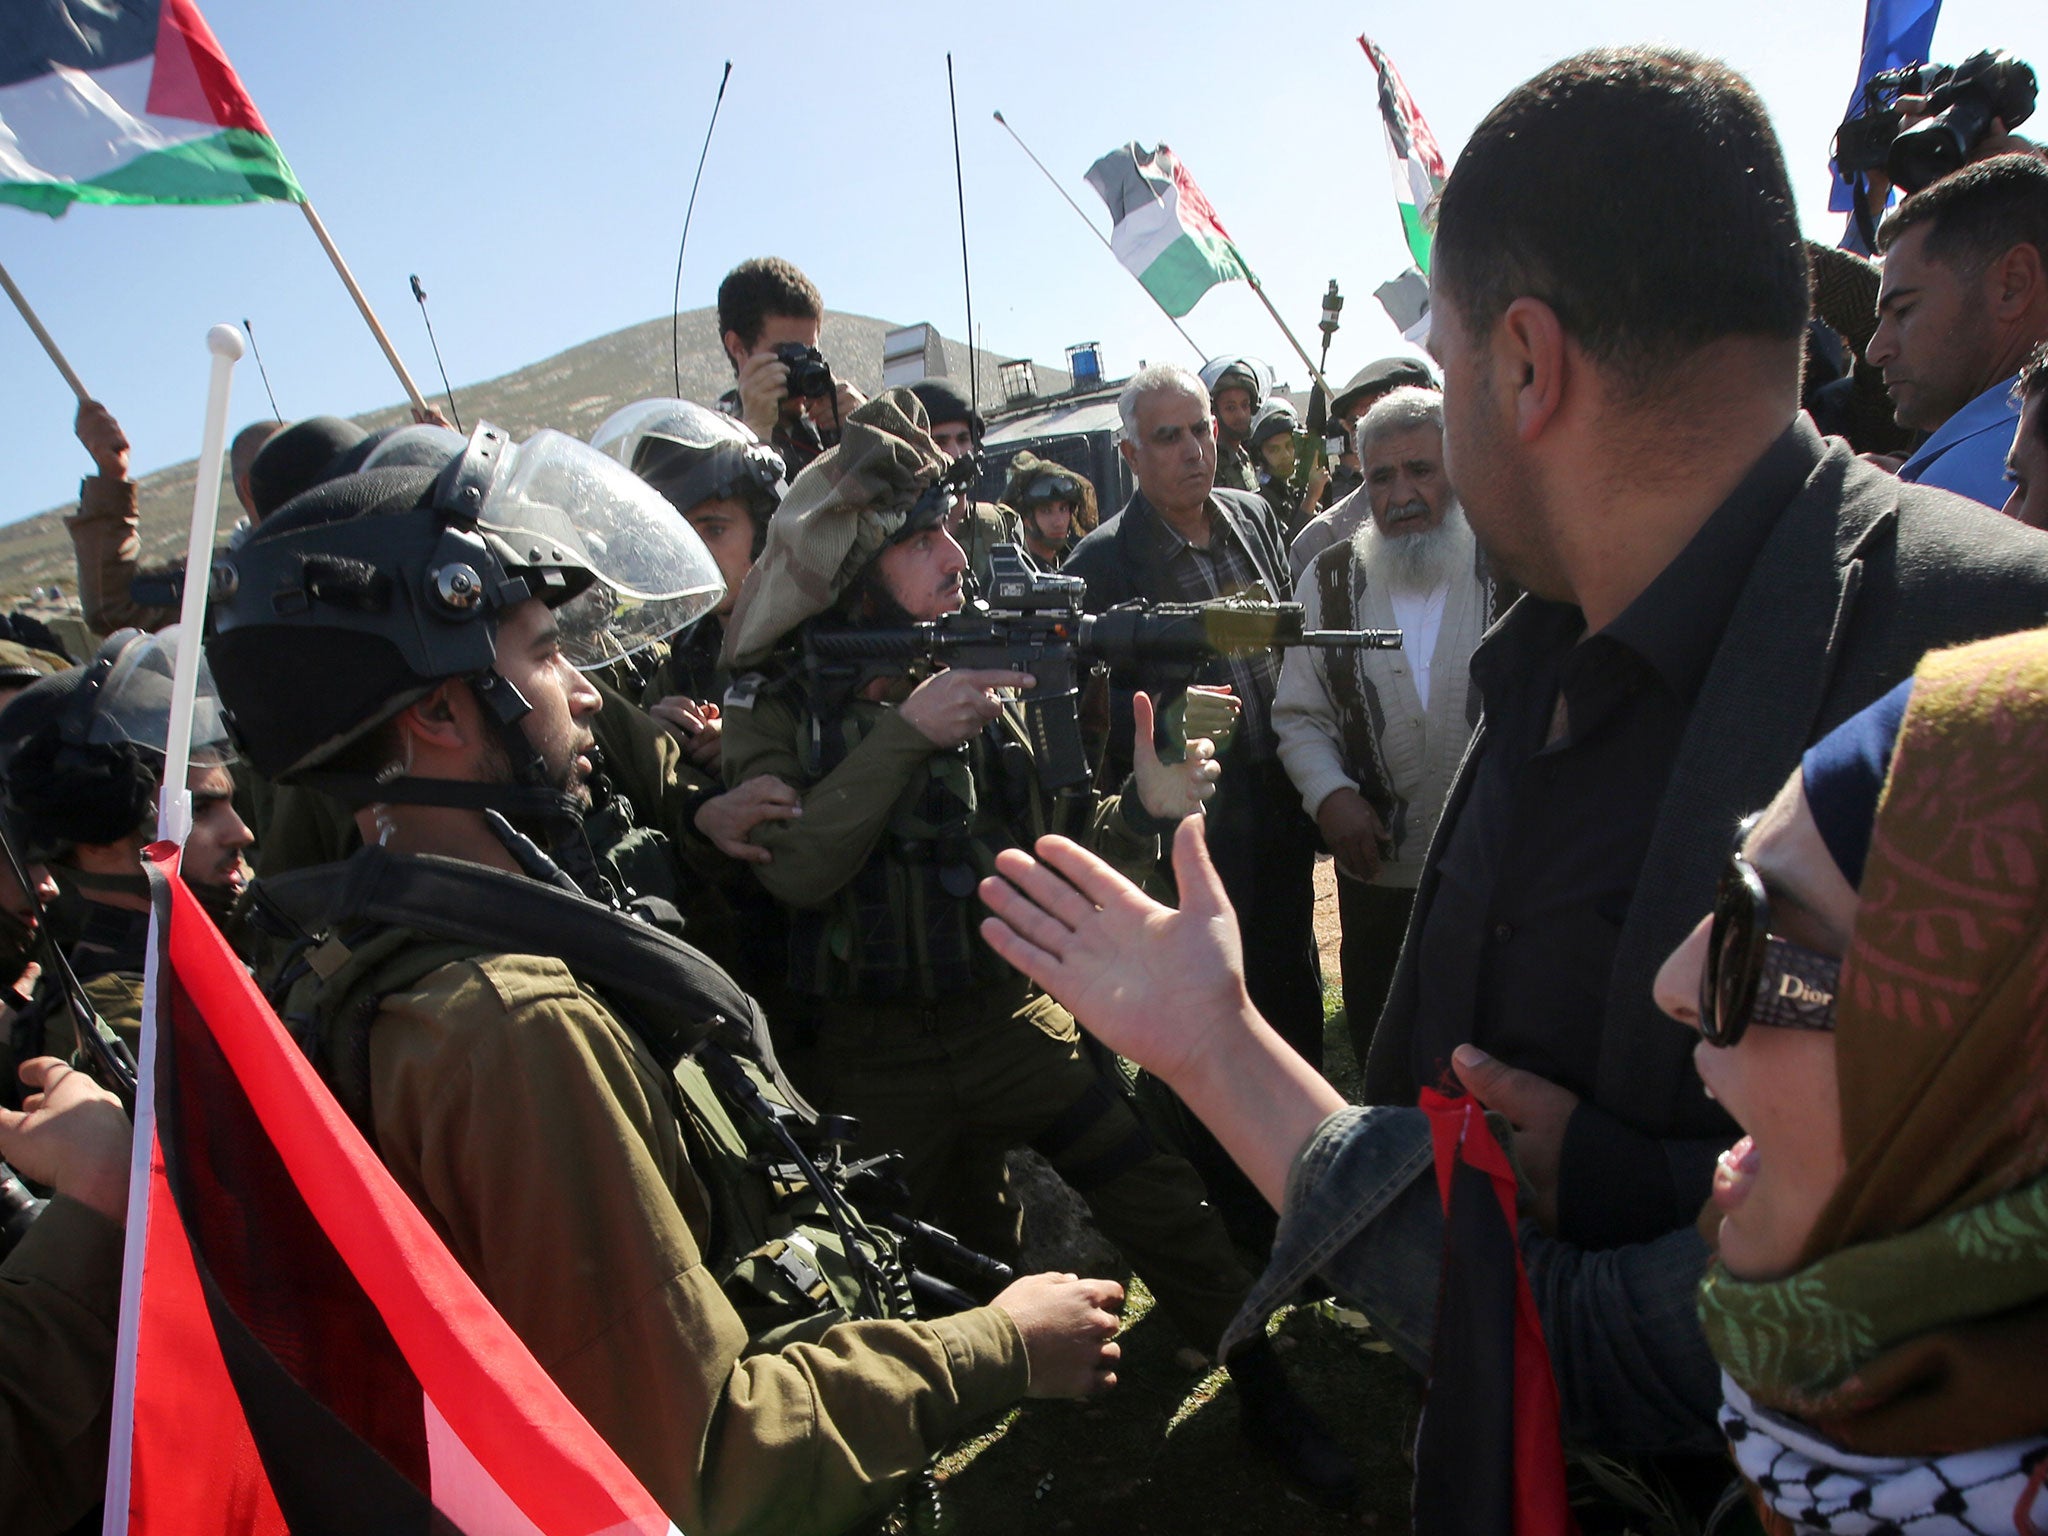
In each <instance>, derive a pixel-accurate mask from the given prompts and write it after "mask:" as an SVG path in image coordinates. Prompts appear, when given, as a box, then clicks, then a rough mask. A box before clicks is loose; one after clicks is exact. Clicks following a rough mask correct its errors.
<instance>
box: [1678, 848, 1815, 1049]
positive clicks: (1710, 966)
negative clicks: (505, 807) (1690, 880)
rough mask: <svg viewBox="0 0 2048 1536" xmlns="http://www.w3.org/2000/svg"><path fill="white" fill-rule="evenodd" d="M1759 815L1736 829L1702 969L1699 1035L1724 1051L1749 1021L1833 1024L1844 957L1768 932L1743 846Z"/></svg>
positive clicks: (1759, 885)
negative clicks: (1775, 936)
mask: <svg viewBox="0 0 2048 1536" xmlns="http://www.w3.org/2000/svg"><path fill="white" fill-rule="evenodd" d="M1754 825H1756V818H1755V817H1754V816H1752V817H1750V818H1749V819H1748V820H1747V821H1745V822H1743V824H1742V825H1741V827H1740V828H1738V829H1737V831H1736V834H1735V848H1734V851H1733V852H1731V853H1730V854H1729V855H1728V867H1727V869H1725V870H1724V871H1722V874H1721V885H1720V889H1719V890H1718V891H1717V892H1716V893H1715V896H1714V921H1713V926H1712V927H1711V928H1710V929H1709V930H1708V936H1707V963H1706V966H1705V968H1704V969H1703V970H1702V971H1701V972H1700V1035H1701V1037H1702V1038H1703V1039H1705V1041H1706V1042H1707V1044H1709V1045H1717V1046H1721V1047H1723V1048H1724V1049H1725V1048H1727V1047H1729V1046H1732V1045H1734V1044H1735V1043H1736V1042H1737V1041H1739V1040H1740V1039H1741V1038H1742V1037H1743V1035H1744V1034H1745V1033H1746V1032H1747V1031H1748V1029H1749V1026H1750V1025H1752V1024H1767V1025H1769V1026H1771V1027H1772V1028H1773V1029H1833V1028H1834V1027H1835V989H1836V987H1837V985H1838V984H1839V982H1840V980H1841V975H1842V962H1841V961H1840V960H1838V959H1836V958H1834V957H1833V956H1832V955H1823V954H1821V953H1819V952H1818V951H1815V950H1811V949H1804V948H1801V947H1800V946H1799V945H1797V944H1792V943H1788V942H1787V941H1786V940H1784V939H1780V938H1774V937H1773V936H1772V935H1771V931H1770V930H1771V902H1770V896H1769V894H1768V893H1767V892H1766V891H1765V890H1764V882H1763V880H1762V878H1761V877H1760V876H1759V875H1758V874H1757V872H1756V870H1755V868H1754V867H1753V866H1752V865H1751V864H1750V862H1749V860H1748V859H1746V858H1744V857H1743V853H1742V846H1743V843H1744V842H1745V841H1746V840H1747V838H1748V836H1749V830H1750V828H1751V827H1753V826H1754Z"/></svg>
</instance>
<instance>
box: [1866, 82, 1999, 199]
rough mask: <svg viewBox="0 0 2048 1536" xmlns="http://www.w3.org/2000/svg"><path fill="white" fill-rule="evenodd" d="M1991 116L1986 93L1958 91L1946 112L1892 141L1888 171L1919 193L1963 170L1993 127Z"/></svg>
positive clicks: (1895, 178) (1916, 125) (1905, 187)
mask: <svg viewBox="0 0 2048 1536" xmlns="http://www.w3.org/2000/svg"><path fill="white" fill-rule="evenodd" d="M1991 115H1992V114H1991V102H1990V101H1989V100H1988V99H1987V98H1986V97H1985V96H1984V95H1983V94H1982V93H1980V92H1977V91H1964V92H1958V93H1957V95H1956V98H1955V100H1954V101H1952V102H1950V103H1949V105H1948V106H1947V107H1945V108H1944V109H1943V110H1941V111H1939V112H1937V113H1935V114H1934V116H1932V117H1930V118H1929V119H1927V121H1926V122H1924V123H1918V124H1915V125H1914V126H1913V127H1911V128H1908V129H1907V130H1906V131H1905V132H1904V133H1902V134H1900V135H1899V136H1898V137H1897V138H1896V139H1893V140H1892V152H1891V154H1890V156H1889V157H1887V160H1886V169H1887V170H1888V171H1889V173H1890V175H1891V178H1892V180H1893V182H1894V183H1896V184H1897V185H1898V186H1900V187H1902V188H1903V189H1904V190H1906V191H1907V192H1918V191H1919V190H1920V189H1921V188H1922V187H1925V186H1930V185H1932V184H1933V183H1935V182H1937V181H1939V180H1941V178H1942V177H1944V176H1947V175H1949V174H1950V173H1951V172H1954V171H1959V170H1961V169H1962V168H1963V165H1964V163H1965V162H1966V161H1967V160H1968V159H1969V158H1970V151H1971V150H1972V149H1973V148H1975V147H1976V145H1977V143H1978V141H1979V140H1981V139H1982V138H1983V137H1984V130H1985V129H1987V128H1989V127H1990V126H1991Z"/></svg>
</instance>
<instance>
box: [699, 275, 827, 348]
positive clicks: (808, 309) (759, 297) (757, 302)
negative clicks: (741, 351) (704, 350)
mask: <svg viewBox="0 0 2048 1536" xmlns="http://www.w3.org/2000/svg"><path fill="white" fill-rule="evenodd" d="M770 315H781V316H783V317H784V318H786V319H790V320H822V319H824V318H825V300H824V298H823V297H822V296H821V295H820V294H819V292H818V285H817V284H816V283H814V282H812V281H811V280H810V279H809V278H808V277H805V276H804V275H803V273H801V272H799V271H798V270H797V268H796V263H794V262H790V261H784V260H783V259H782V258H781V257H780V256H756V257H754V258H753V259H752V260H750V261H743V262H741V263H740V264H739V265H738V266H736V267H734V268H733V269H732V270H731V271H730V272H728V273H726V274H725V281H724V282H722V283H720V284H719V285H718V334H719V335H720V336H723V335H724V334H725V333H726V332H727V331H737V332H738V333H739V338H740V340H741V341H743V342H745V343H746V344H747V346H749V347H752V346H753V345H754V343H755V342H757V341H759V340H760V339H761V328H762V326H763V325H764V324H766V322H767V319H768V317H769V316H770Z"/></svg>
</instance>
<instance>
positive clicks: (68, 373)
mask: <svg viewBox="0 0 2048 1536" xmlns="http://www.w3.org/2000/svg"><path fill="white" fill-rule="evenodd" d="M0 288H5V289H6V290H7V297H9V298H10V299H12V300H14V307H15V308H16V309H18V310H20V311H21V318H22V319H24V320H26V321H27V322H28V328H29V329H30V330H32V331H34V332H35V333H36V340H37V341H40V342H41V343H42V344H43V350H44V351H45V352H47V353H49V354H50V361H51V362H53V363H55V364H56V365H57V371H58V372H59V373H61V374H63V375H64V382H65V383H66V384H69V385H70V386H71V393H73V394H74V395H76V396H78V403H79V404H80V405H83V404H84V403H85V402H86V401H88V400H90V399H91V398H92V396H91V395H90V394H88V393H87V392H86V388H85V382H84V380H82V379H80V378H79V376H78V375H77V374H76V373H75V372H73V371H72V368H71V365H70V364H69V363H67V362H66V361H64V354H63V353H62V352H59V351H58V350H57V343H56V341H55V340H54V339H53V338H52V337H51V335H50V333H49V332H48V331H46V330H44V329H43V322H42V321H40V320H38V319H37V318H36V312H35V311H34V310H32V309H30V308H29V307H28V300H27V298H25V297H24V296H23V294H22V291H21V290H20V289H19V288H17V287H15V286H14V279H13V278H11V277H9V276H8V275H7V269H6V268H5V267H0Z"/></svg>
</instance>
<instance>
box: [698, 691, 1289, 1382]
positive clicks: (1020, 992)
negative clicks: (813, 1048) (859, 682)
mask: <svg viewBox="0 0 2048 1536" xmlns="http://www.w3.org/2000/svg"><path fill="white" fill-rule="evenodd" d="M728 705H729V707H728V710H727V713H726V723H725V749H724V752H725V757H724V760H725V768H726V775H727V780H728V782H731V783H740V782H743V781H744V780H746V779H748V778H750V777H753V776H756V775H759V774H764V773H772V774H775V775H777V776H779V777H780V778H782V779H783V780H784V781H785V782H788V783H791V784H795V785H798V786H800V787H801V788H802V790H803V805H804V814H803V816H802V817H801V818H800V819H798V820H795V821H790V822H783V823H764V824H763V825H762V826H761V827H759V828H757V829H756V831H755V834H754V837H755V840H756V841H757V842H759V843H760V845H761V846H762V847H764V848H766V849H768V850H769V852H770V853H771V854H772V855H773V859H772V862H770V863H767V864H759V865H755V866H753V869H754V872H755V874H756V875H757V876H758V877H759V878H760V880H761V882H762V883H763V885H765V886H766V887H767V888H768V890H769V891H770V892H771V893H772V894H773V895H775V896H776V897H777V898H778V899H779V900H781V901H782V902H783V903H784V904H785V905H787V906H789V907H790V908H792V909H794V910H793V915H792V928H791V977H790V980H791V985H792V987H793V988H794V989H796V990H800V991H804V992H807V993H809V994H811V995H812V996H814V997H816V998H818V999H819V1004H818V1006H819V1011H820V1019H821V1042H822V1053H823V1056H824V1065H825V1070H826V1087H825V1088H824V1090H823V1092H824V1093H825V1096H826V1100H827V1107H829V1108H831V1109H832V1110H835V1111H840V1112H845V1113H848V1114H852V1115H854V1116H856V1117H857V1118H858V1119H859V1121H860V1124H861V1144H862V1147H863V1149H864V1150H865V1151H868V1152H877V1151H882V1150H885V1149H889V1148H895V1149H898V1150H901V1151H902V1152H903V1153H904V1155H905V1160H906V1169H905V1172H906V1175H907V1178H908V1182H909V1184H910V1188H911V1193H912V1196H913V1199H914V1200H915V1202H916V1206H917V1214H919V1215H922V1216H924V1217H925V1218H926V1219H928V1220H931V1221H932V1222H933V1223H934V1224H935V1225H938V1226H941V1227H946V1228H949V1229H950V1230H952V1231H953V1232H954V1233H955V1235H956V1236H959V1237H960V1238H962V1239H963V1240H964V1241H967V1242H969V1243H970V1244H971V1245H973V1246H978V1247H982V1248H984V1249H985V1250H988V1251H992V1252H995V1253H997V1254H998V1255H1003V1254H1005V1253H1006V1252H1007V1253H1014V1251H1015V1249H1016V1246H1017V1240H1018V1235H1019V1220H1018V1213H1017V1212H1016V1211H1015V1209H1014V1207H1008V1206H1006V1205H1005V1204H1004V1203H1003V1200H1002V1191H1001V1184H1000V1182H999V1180H1000V1173H999V1170H1000V1168H1001V1156H1002V1154H1003V1153H1004V1152H1005V1151H1007V1150H1008V1149H1009V1148H1011V1147H1015V1146H1020V1145H1024V1144H1027V1143H1028V1144H1030V1145H1032V1146H1034V1147H1035V1148H1036V1149H1037V1150H1038V1151H1039V1152H1040V1153H1041V1154H1043V1155H1044V1156H1045V1157H1047V1158H1048V1159H1049V1160H1050V1161H1051V1162H1052V1164H1053V1166H1054V1167H1055V1168H1056V1169H1058V1170H1059V1172H1060V1174H1061V1176H1062V1177H1063V1178H1065V1179H1066V1180H1067V1182H1068V1183H1070V1184H1071V1185H1073V1186H1074V1188H1075V1189H1076V1190H1077V1191H1078V1192H1079V1193H1080V1194H1081V1195H1082V1196H1083V1197H1084V1198H1085V1199H1086V1200H1087V1201H1088V1203H1089V1205H1090V1207H1091V1208H1092V1209H1093V1211H1094V1213H1095V1216H1096V1220H1097V1222H1098V1223H1099V1224H1100V1226H1101V1227H1102V1229H1103V1231H1104V1232H1105V1233H1106V1234H1107V1235H1108V1236H1109V1237H1110V1239H1111V1240H1112V1241H1113V1242H1115V1243H1116V1244H1117V1245H1118V1247H1120V1248H1121V1249H1122V1250H1123V1252H1124V1254H1125V1255H1126V1257H1127V1258H1129V1259H1130V1261H1131V1263H1132V1265H1133V1267H1134V1268H1136V1269H1137V1271H1138V1272H1139V1274H1141V1275H1142V1276H1143V1277H1144V1279H1145V1281H1146V1283H1147V1284H1148V1285H1149V1286H1150V1287H1151V1288H1152V1290H1153V1292H1154V1294H1155V1295H1156V1296H1157V1297H1158V1298H1159V1300H1160V1302H1161V1304H1162V1305H1163V1306H1164V1307H1165V1308H1166V1309H1167V1311H1168V1313H1169V1314H1170V1315H1171V1316H1173V1317H1174V1319H1175V1321H1176V1322H1177V1323H1178V1324H1179V1325H1180V1326H1181V1328H1182V1329H1183V1330H1184V1331H1185V1332H1186V1333H1187V1335H1188V1336H1189V1338H1190V1339H1192V1340H1194V1341H1196V1342H1198V1343H1200V1344H1201V1345H1202V1346H1203V1347H1205V1348H1213V1347H1214V1346H1215V1344H1216V1342H1217V1341H1218V1340H1219V1339H1220V1338H1221V1336H1222V1332H1223V1329H1224V1328H1225V1327H1226V1326H1228V1324H1229V1322H1230V1320H1231V1319H1232V1317H1233V1316H1234V1315H1235V1313H1236V1311H1237V1308H1238V1306H1239V1305H1240V1303H1242V1301H1243V1300H1244V1296H1245V1293H1246V1291H1247V1290H1248V1289H1249V1285H1250V1277H1249V1275H1248V1274H1247V1273H1246V1271H1245V1269H1244V1268H1243V1266H1242V1264H1241V1263H1240V1262H1239V1260H1238V1257H1237V1255H1236V1252H1235V1250H1234V1249H1233V1248H1232V1247H1231V1245H1230V1241H1229V1239H1228V1237H1227V1236H1226V1235H1225V1233H1224V1230H1223V1227H1222V1225H1221V1223H1220V1222H1219V1221H1218V1220H1217V1218H1216V1216H1215V1213H1214V1212H1213V1211H1212V1210H1211V1209H1210V1208H1209V1207H1208V1205H1207V1204H1206V1203H1205V1199H1204V1193H1203V1189H1202V1185H1201V1180H1200V1179H1199V1177H1198V1176H1197V1175H1196V1174H1195V1172H1194V1170H1193V1169H1192V1168H1191V1167H1189V1165H1188V1164H1187V1163H1186V1162H1184V1161H1183V1160H1181V1159H1180V1158H1178V1157H1172V1156H1169V1155H1167V1154H1165V1153H1162V1152H1160V1151H1158V1150H1157V1149H1155V1148H1154V1147H1153V1146H1152V1145H1151V1144H1150V1143H1149V1142H1148V1141H1147V1140H1146V1138H1145V1135H1144V1133H1143V1131H1142V1130H1141V1129H1140V1127H1139V1125H1138V1123H1137V1121H1136V1119H1135V1118H1134V1117H1133V1115H1132V1114H1131V1111H1130V1109H1129V1107H1128V1105H1127V1104H1126V1103H1125V1101H1124V1099H1123V1097H1122V1095H1121V1094H1120V1093H1119V1092H1117V1091H1116V1090H1115V1089H1113V1088H1112V1087H1111V1086H1109V1085H1108V1083H1107V1081H1106V1079H1105V1078H1104V1076H1103V1075H1102V1074H1101V1073H1099V1072H1098V1070H1097V1068H1096V1065H1095V1063H1094V1061H1093V1060H1092V1059H1091V1058H1090V1057H1089V1056H1088V1055H1087V1054H1086V1053H1085V1052H1084V1050H1083V1048H1082V1045H1081V1041H1080V1038H1079V1033H1078V1031H1077V1029H1076V1027H1075V1024H1074V1021H1073V1019H1072V1018H1071V1017H1070V1016H1069V1015H1068V1014H1067V1012H1066V1011H1065V1010H1064V1009H1063V1008H1061V1007H1059V1005H1058V1004H1056V1003H1054V1002H1053V1001H1052V1000H1051V999H1050V998H1048V997H1046V996H1045V995H1044V994H1043V993H1040V992H1038V991H1037V990H1036V989H1035V988H1034V987H1033V986H1032V985H1031V984H1030V983H1029V982H1028V981H1027V980H1026V979H1025V978H1024V977H1023V976H1021V975H1020V974H1018V972H1016V971H1015V970H1013V969H1011V968H1010V967H1009V966H1008V965H1006V964H1004V963H1003V962H1002V961H1001V960H1000V959H998V958H997V957H996V955H995V953H994V951H993V950H991V949H990V948H989V947H988V945H987V943H986V942H985V941H983V940H982V939H981V937H980V934H979V924H980V920H981V918H982V916H983V912H982V909H981V906H980V903H979V898H978V897H977V895H976V885H977V882H978V881H979V879H980V878H981V877H982V876H984V875H986V874H989V873H991V872H992V870H993V867H994V857H995V854H996V852H997V851H998V850H1000V849H1001V848H1004V847H1010V846H1017V845H1023V844H1028V843H1029V842H1030V841H1031V840H1032V839H1033V838H1034V837H1035V836H1036V835H1037V834H1039V833H1041V832H1043V831H1047V830H1052V828H1050V827H1049V825H1048V815H1049V812H1048V807H1047V804H1046V799H1045V797H1044V795H1043V794H1042V793H1041V792H1040V791H1039V790H1038V787H1037V779H1036V774H1035V770H1034V769H1033V767H1032V765H1031V758H1030V753H1029V748H1028V745H1027V744H1026V741H1025V738H1024V736H1023V733H1022V731H1021V729H1020V728H1019V726H1018V724H1017V722H1016V721H1015V720H1014V719H1013V718H1012V717H1011V716H1010V715H1009V714H1008V713H1005V714H1004V715H1003V716H1001V717H999V719H998V721H997V722H996V723H995V724H994V725H992V726H991V727H990V729H989V730H987V731H984V732H983V733H982V734H981V735H980V736H978V737H977V738H975V740H974V741H973V742H971V743H969V744H968V745H967V746H966V747H965V748H962V749H960V750H958V751H950V752H942V751H940V750H938V749H937V748H935V747H933V745H932V744H931V742H930V741H929V740H927V739H926V738H925V737H924V736H923V735H922V734H921V733H920V732H919V731H918V730H917V729H916V727H914V726H912V725H911V724H909V723H908V722H906V721H905V720H904V719H903V717H902V715H901V714H899V713H898V712H897V710H896V709H895V708H894V707H893V706H892V705H888V704H878V703H872V702H869V701H866V700H855V701H854V702H852V703H851V704H849V705H848V706H847V708H846V710H845V711H844V713H843V715H842V716H841V719H840V720H839V722H837V724H836V725H826V726H821V729H820V736H821V738H823V737H830V736H838V737H839V738H840V740H839V742H838V745H840V746H843V748H844V750H843V754H841V753H839V752H837V751H836V750H835V751H834V753H833V755H834V756H837V757H838V761H837V762H836V763H835V764H834V765H833V766H831V767H830V769H829V771H824V772H822V773H821V772H818V771H815V770H814V769H813V768H811V767H809V766H807V762H808V761H810V760H811V754H810V753H809V752H808V751H807V746H808V744H809V743H810V741H811V740H812V721H811V718H810V715H809V713H808V710H807V708H806V706H805V703H804V700H803V699H802V697H801V694H800V690H799V689H798V688H797V687H796V686H795V685H794V684H793V683H792V682H789V681H783V682H780V683H771V684H766V685H762V686H759V687H758V688H754V689H750V688H749V687H748V686H747V685H746V684H745V683H742V684H741V685H739V686H736V687H735V689H734V690H733V692H732V693H731V694H730V695H728ZM823 761H824V760H823V759H819V760H818V762H819V764H820V766H822V763H823ZM1085 803H1086V802H1084V804H1085ZM1089 811H1090V815H1089V825H1088V826H1087V827H1083V828H1079V829H1076V830H1078V833H1079V835H1080V836H1082V837H1084V838H1087V839H1089V840H1090V841H1092V842H1093V844H1094V845H1095V846H1096V848H1097V849H1098V851H1099V852H1101V853H1102V854H1103V856H1104V857H1106V858H1108V859H1110V860H1111V861H1112V862H1113V863H1118V864H1121V865H1123V866H1125V867H1127V868H1130V869H1133V870H1138V869H1143V868H1147V867H1149V866H1150V865H1151V864H1152V862H1153V861H1154V860H1155V859H1156V857H1157V854H1158V837H1157V833H1158V832H1159V830H1160V827H1159V826H1158V825H1157V824H1155V823H1153V821H1152V818H1151V817H1149V816H1148V815H1146V813H1145V812H1144V810H1143V808H1142V806H1140V805H1139V804H1138V801H1137V796H1136V795H1135V794H1134V793H1133V794H1127V795H1125V796H1122V797H1113V798H1109V799H1105V800H1101V801H1099V802H1095V803H1094V804H1093V805H1092V806H1090V807H1089Z"/></svg>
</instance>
